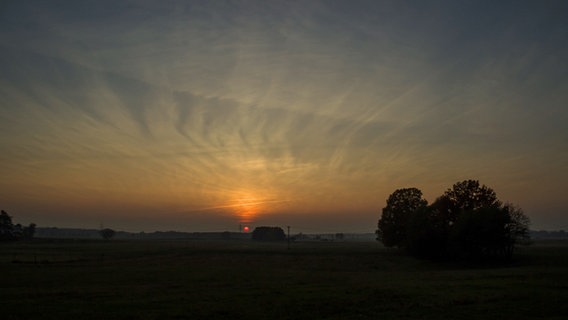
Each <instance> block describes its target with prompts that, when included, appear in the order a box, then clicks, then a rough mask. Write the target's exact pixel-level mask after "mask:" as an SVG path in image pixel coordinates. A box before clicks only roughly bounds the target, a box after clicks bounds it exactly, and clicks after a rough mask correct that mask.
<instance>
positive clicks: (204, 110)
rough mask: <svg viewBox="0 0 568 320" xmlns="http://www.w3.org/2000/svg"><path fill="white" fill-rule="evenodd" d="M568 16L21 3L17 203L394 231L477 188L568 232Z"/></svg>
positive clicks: (173, 225) (189, 223)
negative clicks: (410, 210)
mask: <svg viewBox="0 0 568 320" xmlns="http://www.w3.org/2000/svg"><path fill="white" fill-rule="evenodd" d="M566 57H568V2H566V1H546V0H543V1H465V0H464V1H461V0H460V1H374V0H371V1H144V0H140V1H138V0H136V1H110V0H108V1H107V0H104V1H57V0H55V1H2V2H1V4H0V70H1V72H0V123H1V125H0V177H1V179H0V207H1V208H2V209H3V210H6V211H7V212H8V213H9V214H10V215H12V216H13V220H14V222H17V223H22V224H28V223H31V222H34V223H36V224H37V225H38V226H39V227H43V226H45V227H47V226H56V227H78V228H99V227H100V226H104V227H110V228H113V229H117V230H126V231H133V232H138V231H155V230H162V231H166V230H177V231H224V230H230V231H237V230H238V228H239V224H250V225H251V227H254V226H259V225H271V226H282V227H284V226H291V230H292V232H294V231H296V232H299V231H302V232H312V233H327V232H374V231H375V229H376V225H377V221H378V219H379V217H380V214H381V209H382V208H383V207H384V206H385V204H386V199H387V197H388V196H389V195H390V194H391V193H392V192H393V191H395V190H396V189H398V188H407V187H416V188H419V189H420V190H422V192H423V193H424V197H425V198H426V199H427V200H428V201H429V202H433V201H434V200H435V199H436V197H438V196H440V195H442V194H443V192H444V191H446V190H447V189H448V188H451V186H452V185H453V184H454V183H456V182H459V181H462V180H465V179H474V180H479V181H480V183H482V184H485V185H487V186H489V187H491V188H493V189H494V190H495V192H496V193H497V196H498V198H499V199H500V200H502V201H507V202H512V203H514V204H516V205H518V206H520V207H521V208H522V209H523V210H524V212H525V213H526V214H527V215H528V216H529V217H530V219H531V221H532V228H533V229H537V230H540V229H547V230H559V229H565V230H567V229H568V202H567V199H568V193H567V190H568V126H567V124H568V60H567V59H566Z"/></svg>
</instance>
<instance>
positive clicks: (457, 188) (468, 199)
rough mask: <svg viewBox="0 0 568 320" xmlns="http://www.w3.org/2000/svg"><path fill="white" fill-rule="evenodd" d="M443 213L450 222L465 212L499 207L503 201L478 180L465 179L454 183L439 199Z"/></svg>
mask: <svg viewBox="0 0 568 320" xmlns="http://www.w3.org/2000/svg"><path fill="white" fill-rule="evenodd" d="M437 202H439V204H443V205H442V206H439V209H440V211H446V212H441V214H444V215H446V216H447V219H449V221H450V223H453V222H455V221H456V219H457V218H458V216H459V215H460V214H461V213H463V212H472V211H474V210H478V209H481V208H499V207H501V205H502V203H501V201H499V200H498V199H497V194H496V193H495V191H493V189H491V188H489V187H487V186H486V185H480V184H479V181H478V180H464V181H461V182H458V183H456V184H454V185H453V187H452V188H451V189H448V190H447V191H446V192H445V193H444V194H443V195H442V197H440V198H439V199H438V201H437Z"/></svg>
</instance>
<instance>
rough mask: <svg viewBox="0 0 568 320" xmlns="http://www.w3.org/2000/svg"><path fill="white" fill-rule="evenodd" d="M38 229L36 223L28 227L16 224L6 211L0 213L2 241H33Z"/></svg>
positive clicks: (0, 235)
mask: <svg viewBox="0 0 568 320" xmlns="http://www.w3.org/2000/svg"><path fill="white" fill-rule="evenodd" d="M35 229H36V225H35V223H31V224H30V225H28V226H22V225H21V224H19V223H18V224H14V223H13V222H12V217H11V216H10V215H8V213H7V212H6V211H4V210H2V212H0V241H15V240H22V239H31V238H33V236H34V233H35Z"/></svg>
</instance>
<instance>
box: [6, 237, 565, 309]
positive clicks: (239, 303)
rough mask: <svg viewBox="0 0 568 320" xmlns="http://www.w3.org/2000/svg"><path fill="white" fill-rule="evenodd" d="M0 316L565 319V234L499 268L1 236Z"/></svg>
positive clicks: (233, 246)
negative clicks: (3, 240)
mask: <svg viewBox="0 0 568 320" xmlns="http://www.w3.org/2000/svg"><path fill="white" fill-rule="evenodd" d="M0 250H1V251H0V272H1V275H2V278H1V279H2V280H1V286H0V310H2V319H30V318H31V319H34V318H35V319H39V318H41V319H56V318H57V319H61V318H65V319H71V318H77V319H133V318H137V319H158V318H159V319H171V318H176V319H225V318H229V317H231V318H237V319H238V318H245V317H251V318H255V319H391V318H392V319H474V318H475V319H478V318H484V319H504V318H507V319H509V318H517V319H530V318H532V319H565V318H566V315H568V243H567V242H542V243H536V244H535V245H533V246H532V247H528V248H521V249H520V250H519V252H518V254H517V255H516V260H515V261H514V262H513V263H512V264H510V265H506V266H498V267H487V266H485V267H475V268H472V267H464V266H460V265H449V264H439V263H433V262H428V261H421V260H416V259H413V258H410V257H407V256H405V255H402V254H400V253H399V252H397V251H392V250H387V249H384V248H382V247H381V246H380V245H379V244H377V243H356V242H354V243H350V242H329V243H295V244H293V245H292V249H291V250H287V249H286V245H285V244H259V243H253V242H250V241H232V242H231V241H227V242H221V241H220V242H203V241H164V242H159V241H148V242H146V241H126V242H121V241H109V242H104V241H47V240H37V241H33V242H29V243H10V244H1V245H0Z"/></svg>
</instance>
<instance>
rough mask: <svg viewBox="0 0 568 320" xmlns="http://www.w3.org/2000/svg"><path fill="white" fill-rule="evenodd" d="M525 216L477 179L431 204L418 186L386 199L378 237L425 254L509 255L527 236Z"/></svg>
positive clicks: (527, 222) (483, 257)
mask: <svg viewBox="0 0 568 320" xmlns="http://www.w3.org/2000/svg"><path fill="white" fill-rule="evenodd" d="M529 222H530V221H529V218H528V217H527V216H526V215H525V214H524V213H523V211H522V210H521V209H520V208H519V207H517V206H515V205H512V204H509V203H507V204H503V203H502V202H501V201H499V200H498V199H497V195H496V194H495V192H494V191H493V190H492V189H491V188H489V187H487V186H485V185H480V184H479V181H477V180H465V181H462V182H458V183H456V184H454V185H453V187H452V188H451V189H448V190H447V191H446V192H445V193H444V194H443V195H442V196H440V197H439V198H438V199H436V201H434V203H432V204H431V205H428V202H427V201H426V200H425V199H424V198H423V197H422V191H420V190H419V189H417V188H404V189H398V190H396V191H395V192H393V193H392V194H391V195H390V196H389V197H388V199H387V205H386V207H384V208H383V211H382V215H381V218H380V219H379V222H378V229H377V231H376V233H377V240H379V241H382V242H383V244H384V245H385V246H387V247H399V248H405V249H406V250H408V252H409V253H410V254H412V255H415V256H419V257H424V258H440V259H447V258H460V259H461V258H465V259H475V260H479V259H509V258H511V256H512V254H513V249H514V247H515V245H516V244H519V243H523V242H526V241H528V240H529V236H530V235H529Z"/></svg>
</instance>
